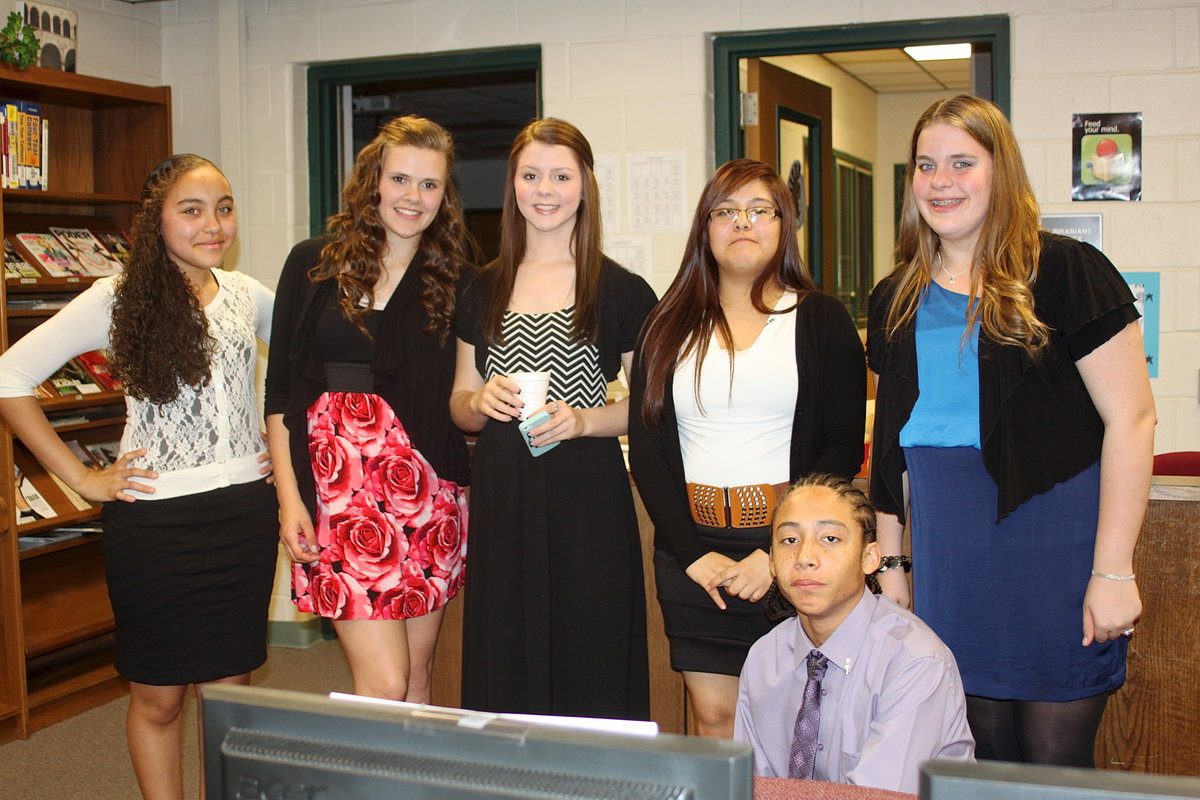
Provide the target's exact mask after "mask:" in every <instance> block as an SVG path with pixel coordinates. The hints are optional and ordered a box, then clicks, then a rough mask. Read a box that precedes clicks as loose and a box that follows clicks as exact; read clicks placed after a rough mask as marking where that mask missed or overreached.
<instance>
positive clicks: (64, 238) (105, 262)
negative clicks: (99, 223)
mask: <svg viewBox="0 0 1200 800" xmlns="http://www.w3.org/2000/svg"><path fill="white" fill-rule="evenodd" d="M50 232H51V233H53V234H54V235H55V236H57V237H58V240H59V241H60V242H62V246H63V247H65V248H66V249H67V251H68V252H69V253H70V254H71V256H72V257H73V258H74V259H75V260H76V261H77V262H78V263H79V266H81V267H83V269H84V270H85V271H86V272H87V273H88V274H89V275H96V276H99V277H103V276H105V275H116V274H117V273H118V272H120V271H121V268H122V267H123V266H124V265H123V264H122V263H121V262H120V261H119V260H117V259H116V258H114V257H113V254H112V253H110V252H108V248H107V247H105V246H104V245H103V244H102V243H101V242H100V240H99V239H97V238H96V237H95V236H94V235H93V234H92V232H91V231H89V230H88V229H87V228H60V227H57V226H53V225H52V226H50Z"/></svg>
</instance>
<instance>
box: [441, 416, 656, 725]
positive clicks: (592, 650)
mask: <svg viewBox="0 0 1200 800" xmlns="http://www.w3.org/2000/svg"><path fill="white" fill-rule="evenodd" d="M467 564H468V566H467V582H466V606H465V609H464V619H463V672H462V705H463V707H464V708H471V709H477V710H483V711H499V712H524V713H533V714H561V715H566V716H585V717H616V718H618V719H649V715H650V696H649V673H648V667H647V655H646V606H645V589H644V585H645V583H644V578H643V574H642V553H641V542H640V539H639V538H638V527H637V517H636V516H635V514H634V510H633V496H632V494H631V493H630V489H629V474H628V473H627V472H626V471H625V464H624V462H623V461H622V460H621V449H620V446H619V445H618V443H617V440H616V438H615V437H597V438H590V437H583V438H579V439H572V440H571V441H566V442H563V443H562V444H560V445H559V446H558V447H556V448H555V449H553V450H550V451H549V452H547V453H545V454H544V455H542V456H539V457H537V458H534V457H532V456H530V454H529V450H528V449H527V448H526V446H525V442H524V439H523V436H522V434H521V433H520V432H519V431H518V430H517V425H516V423H515V422H514V423H501V422H489V423H488V424H487V425H486V426H485V427H484V429H483V432H482V433H481V434H480V436H479V441H478V443H477V444H476V445H475V456H474V464H473V478H472V484H471V545H470V553H469V557H468V561H467Z"/></svg>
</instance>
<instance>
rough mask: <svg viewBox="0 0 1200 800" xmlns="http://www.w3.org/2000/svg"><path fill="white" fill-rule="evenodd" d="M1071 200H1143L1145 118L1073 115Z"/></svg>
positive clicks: (1140, 116) (1114, 115) (1134, 116)
mask: <svg viewBox="0 0 1200 800" xmlns="http://www.w3.org/2000/svg"><path fill="white" fill-rule="evenodd" d="M1071 155H1072V158H1071V164H1072V169H1073V176H1072V178H1073V180H1072V183H1071V199H1072V200H1141V199H1142V114H1141V112H1140V111H1139V112H1136V113H1132V112H1131V113H1127V114H1074V115H1072V118H1071Z"/></svg>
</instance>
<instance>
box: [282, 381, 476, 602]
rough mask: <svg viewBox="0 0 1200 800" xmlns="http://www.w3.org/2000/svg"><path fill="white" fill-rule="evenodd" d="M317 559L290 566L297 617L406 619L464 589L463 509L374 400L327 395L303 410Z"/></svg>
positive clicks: (458, 495) (461, 498) (459, 495)
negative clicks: (305, 412)
mask: <svg viewBox="0 0 1200 800" xmlns="http://www.w3.org/2000/svg"><path fill="white" fill-rule="evenodd" d="M308 452H309V458H310V460H311V462H312V471H313V477H314V479H315V481H316V490H317V519H316V520H315V521H314V525H315V526H316V532H317V543H318V544H319V545H320V553H321V558H320V560H319V561H315V562H313V563H311V564H295V565H294V566H293V567H292V597H293V599H294V601H295V603H296V606H297V608H299V609H300V610H301V611H307V612H310V613H314V614H319V615H320V616H322V617H329V618H330V619H409V618H412V617H419V616H422V615H423V614H428V613H429V612H431V611H436V610H437V609H439V608H441V607H442V606H443V605H445V604H446V602H447V601H448V600H449V599H450V598H451V597H453V596H454V595H455V594H457V593H458V590H459V588H460V587H461V586H462V583H463V568H464V564H465V561H466V556H467V502H466V496H465V491H464V490H463V489H461V488H460V487H459V486H458V484H456V483H452V482H450V481H444V480H441V479H439V478H438V476H437V473H436V472H434V470H433V467H432V466H431V465H430V464H429V462H428V461H426V460H425V458H424V456H422V455H421V454H420V453H419V452H418V451H417V450H415V449H413V447H412V442H411V441H410V440H409V437H408V434H407V433H406V432H405V430H404V426H403V425H402V424H401V422H400V420H399V418H397V417H396V415H395V413H394V412H393V411H392V409H391V408H390V407H389V406H388V404H387V403H386V402H385V401H384V400H383V399H382V398H380V397H379V396H378V395H375V394H363V393H360V392H326V393H325V394H323V395H321V397H320V398H319V399H318V400H317V401H316V402H315V403H313V405H312V406H311V407H310V408H309V409H308Z"/></svg>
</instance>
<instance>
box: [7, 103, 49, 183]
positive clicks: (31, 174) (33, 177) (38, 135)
mask: <svg viewBox="0 0 1200 800" xmlns="http://www.w3.org/2000/svg"><path fill="white" fill-rule="evenodd" d="M0 117H3V120H4V125H3V141H4V159H3V166H4V172H3V183H4V188H6V189H42V190H45V189H46V188H47V181H46V172H47V171H46V167H47V159H46V156H47V155H48V153H49V147H48V139H49V124H48V123H47V121H46V120H45V119H44V118H43V117H42V109H41V105H40V104H39V103H37V102H34V101H29V100H5V101H4V103H3V106H2V107H0ZM44 140H45V141H44Z"/></svg>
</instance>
